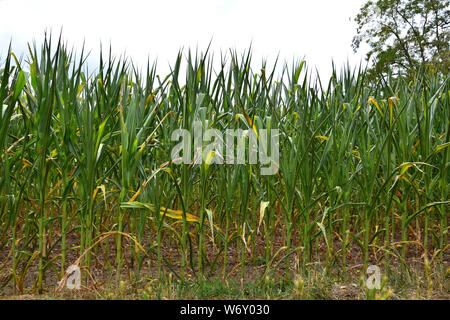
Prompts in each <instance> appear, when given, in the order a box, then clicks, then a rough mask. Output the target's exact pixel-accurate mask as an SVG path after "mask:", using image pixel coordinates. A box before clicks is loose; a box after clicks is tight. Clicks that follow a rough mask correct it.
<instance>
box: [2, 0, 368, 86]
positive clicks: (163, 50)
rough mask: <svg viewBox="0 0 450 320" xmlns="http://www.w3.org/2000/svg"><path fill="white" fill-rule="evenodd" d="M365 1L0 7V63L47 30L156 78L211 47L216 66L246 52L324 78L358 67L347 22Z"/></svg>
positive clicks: (5, 1) (11, 2) (19, 2)
mask: <svg viewBox="0 0 450 320" xmlns="http://www.w3.org/2000/svg"><path fill="white" fill-rule="evenodd" d="M364 2H365V0H312V1H311V0H297V1H290V0H276V1H266V0H258V1H253V0H189V1H187V0H184V1H178V0H159V1H137V0H126V1H118V0H109V1H101V0H98V1H95V0H89V1H86V0H78V1H67V0H0V17H1V19H0V56H4V55H5V53H6V50H7V47H8V45H9V42H10V41H12V47H13V51H14V52H15V54H16V55H17V56H20V55H22V54H25V55H26V54H27V43H31V42H33V40H35V41H36V43H37V44H40V43H41V42H42V39H43V37H44V31H45V30H51V31H52V33H53V35H59V32H60V30H61V28H62V36H63V38H64V40H65V41H66V42H67V43H68V44H69V45H70V46H74V48H76V49H77V50H79V48H81V46H82V44H83V42H84V43H85V48H86V49H88V50H90V51H91V54H90V59H89V64H91V63H92V64H95V61H98V52H99V48H100V43H102V44H103V46H104V47H109V45H110V44H111V46H112V50H113V53H114V54H115V55H116V56H118V55H121V54H125V55H126V56H127V57H129V58H131V59H132V60H133V62H134V63H135V64H136V65H137V66H140V67H145V66H146V64H147V59H149V60H150V61H151V62H153V61H155V59H157V61H158V73H160V74H161V75H164V74H166V73H168V71H169V70H170V69H169V65H173V63H174V61H175V58H176V56H177V53H178V51H179V50H180V49H181V48H184V50H185V51H186V49H188V48H191V49H192V50H194V51H195V49H196V48H198V50H199V51H204V50H205V49H206V48H207V46H208V44H209V43H210V42H211V49H210V50H211V52H213V53H214V57H215V60H217V61H216V62H219V60H220V53H221V52H223V53H225V52H228V51H229V49H233V50H236V52H237V53H243V52H244V51H245V50H247V49H248V48H249V47H250V44H251V46H252V53H253V54H252V61H253V64H256V65H257V66H258V67H260V66H261V61H262V59H263V58H264V59H267V61H268V66H271V64H273V62H275V59H276V58H277V56H278V57H279V61H281V62H283V61H285V62H287V63H288V65H291V64H292V62H293V61H296V60H303V59H305V60H306V65H307V66H308V67H309V68H310V69H313V70H315V69H317V70H318V71H319V74H320V76H321V77H329V75H330V72H331V62H332V60H333V61H334V62H335V64H336V65H337V66H343V65H344V64H345V63H346V62H347V61H349V63H350V64H351V65H353V66H357V65H359V64H360V63H361V62H364V59H365V52H366V51H367V49H365V47H362V49H361V50H360V51H358V52H357V53H356V54H355V53H353V51H352V48H351V40H352V37H353V36H354V34H355V32H356V24H355V23H354V22H353V21H352V18H353V17H354V16H355V15H356V14H357V13H358V11H359V8H360V7H361V6H362V4H363V3H364Z"/></svg>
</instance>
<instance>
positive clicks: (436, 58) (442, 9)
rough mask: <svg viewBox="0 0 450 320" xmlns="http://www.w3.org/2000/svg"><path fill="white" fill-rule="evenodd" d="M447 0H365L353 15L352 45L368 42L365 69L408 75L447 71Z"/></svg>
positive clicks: (449, 0)
mask: <svg viewBox="0 0 450 320" xmlns="http://www.w3.org/2000/svg"><path fill="white" fill-rule="evenodd" d="M449 5H450V0H377V1H371V0H370V1H367V2H366V3H365V4H364V5H363V6H362V7H361V9H360V12H359V13H358V15H357V16H356V18H355V21H356V23H357V25H358V27H357V34H356V35H355V36H354V38H353V42H352V47H353V50H354V51H355V52H356V51H357V50H358V49H359V47H360V45H361V43H362V42H366V43H367V44H368V45H369V46H370V51H369V52H368V54H367V60H368V61H371V66H370V69H369V71H370V72H371V73H372V75H374V74H380V73H381V74H384V73H387V72H389V71H392V72H395V73H402V74H406V75H408V74H409V75H411V74H413V73H415V72H416V71H417V70H431V71H433V72H440V73H442V74H444V75H447V74H448V72H449V66H450V62H449V60H450V50H449V43H450V10H449Z"/></svg>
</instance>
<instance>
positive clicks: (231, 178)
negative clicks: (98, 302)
mask: <svg viewBox="0 0 450 320" xmlns="http://www.w3.org/2000/svg"><path fill="white" fill-rule="evenodd" d="M105 56H106V58H105ZM85 61H86V55H85V54H84V50H83V51H82V52H81V53H79V54H77V53H76V52H73V51H70V50H68V49H67V46H66V45H65V44H63V42H62V41H61V39H59V41H58V42H57V43H56V44H55V43H54V42H52V40H51V39H50V38H48V39H46V40H45V42H44V43H43V45H42V47H41V48H40V49H39V50H38V49H37V48H36V46H34V47H33V48H31V47H30V52H29V55H28V56H27V57H26V58H25V59H24V61H18V60H17V59H16V57H15V55H14V54H13V53H12V52H11V50H10V49H9V51H8V53H7V55H6V58H5V59H4V60H2V61H1V64H0V65H1V67H0V79H1V82H0V100H1V101H2V113H1V117H0V124H1V130H0V152H1V158H0V161H1V162H0V192H1V193H0V210H1V211H0V255H1V257H2V261H3V262H2V264H1V265H0V272H1V273H0V275H1V276H0V287H1V288H2V290H5V291H7V290H10V291H11V292H13V293H20V294H25V293H36V292H37V293H40V294H42V293H44V294H49V292H51V290H53V289H54V288H55V287H56V286H57V280H60V279H62V278H63V277H64V274H65V270H66V268H67V267H68V266H69V265H70V264H73V263H75V261H77V264H79V265H80V266H81V267H82V270H83V272H82V275H83V279H82V280H83V285H84V287H85V288H93V289H92V290H94V291H95V290H96V289H95V283H96V282H97V281H96V280H95V278H96V276H95V274H96V272H99V270H106V271H107V272H109V273H110V274H114V275H115V279H114V281H112V280H111V281H105V284H104V285H103V287H104V288H105V286H106V284H107V285H108V286H110V287H111V288H116V289H117V288H120V286H121V283H129V284H130V285H131V286H134V287H136V288H137V287H139V290H144V289H142V288H146V286H147V285H148V286H150V287H152V288H153V286H154V285H156V284H155V283H157V287H156V288H153V289H152V291H151V292H152V293H151V294H150V293H148V294H147V295H145V294H144V293H142V292H141V293H140V294H137V295H136V293H134V294H133V297H136V298H167V297H172V298H177V297H185V296H188V297H189V298H195V297H197V298H202V297H203V298H213V297H214V296H224V297H237V295H238V293H237V291H236V290H237V289H236V287H239V288H240V289H245V288H247V289H246V290H247V291H248V292H249V293H248V294H244V295H243V296H242V298H254V297H260V298H308V299H309V298H327V297H328V296H329V295H328V293H326V292H329V291H330V290H331V289H330V288H334V286H335V285H336V284H337V283H344V285H342V286H344V287H348V285H349V284H350V285H351V284H352V283H353V284H355V283H356V287H357V290H359V291H358V292H359V293H360V295H359V297H362V298H376V297H385V298H388V297H390V296H391V294H392V293H389V294H388V292H390V291H389V290H388V289H380V290H378V292H373V291H370V290H369V289H366V288H365V286H364V281H365V279H366V278H367V275H366V274H365V270H367V267H368V266H369V265H371V264H375V265H378V266H381V267H383V275H384V276H385V277H386V279H385V281H384V287H383V288H394V289H392V290H394V291H393V294H394V295H399V296H403V297H411V296H413V295H408V294H402V293H401V292H402V289H401V288H402V287H403V288H416V289H414V290H416V291H417V290H418V291H420V292H421V294H419V295H418V296H433V294H434V293H436V292H438V293H439V294H444V295H445V294H446V295H447V296H448V288H445V286H443V285H442V281H446V279H447V278H448V272H449V271H448V270H449V254H448V253H449V248H448V212H449V203H450V201H449V200H448V191H449V182H448V181H449V172H448V159H449V152H450V151H449V150H450V148H449V146H450V141H449V131H450V122H449V119H450V115H449V112H450V100H449V94H450V87H449V82H448V75H440V74H432V73H418V75H417V76H416V77H415V78H413V79H405V78H402V77H394V76H392V75H390V76H387V77H386V76H384V77H381V76H380V78H379V80H378V81H375V82H369V81H368V80H367V79H366V77H365V71H364V70H361V69H359V70H351V69H350V68H349V67H347V68H344V69H343V70H342V71H341V72H340V73H338V72H337V71H333V74H332V76H331V78H330V79H329V80H328V82H327V83H325V82H323V79H320V78H317V79H316V80H311V79H312V78H311V74H310V73H309V72H308V70H307V69H306V66H305V63H304V62H301V63H297V64H293V65H292V66H291V67H288V66H287V65H284V66H282V68H281V70H282V72H281V73H280V74H279V75H278V74H277V73H276V72H275V67H274V68H273V69H272V70H268V69H267V67H266V64H265V63H263V65H262V67H261V69H258V70H257V72H256V71H255V70H254V69H252V63H251V54H250V52H249V53H247V54H244V55H242V56H241V57H239V56H238V55H237V54H236V53H234V52H230V54H229V55H227V56H223V57H222V60H221V63H220V68H219V69H218V70H215V69H213V59H212V56H211V55H210V54H208V52H206V53H205V54H199V53H196V54H195V55H194V54H193V53H192V52H190V51H188V52H187V53H186V55H184V54H183V53H182V52H180V53H179V55H178V57H177V59H176V61H175V62H174V64H173V68H172V69H171V73H170V74H169V75H167V76H165V77H164V78H162V77H160V76H159V75H157V74H156V64H153V65H150V64H148V66H147V68H146V70H145V71H144V72H142V71H141V70H139V69H138V68H137V67H136V66H135V65H134V64H133V63H132V62H131V61H130V60H123V59H116V58H114V57H112V55H111V53H109V55H108V54H106V55H105V53H104V52H102V53H101V54H100V58H99V65H100V67H99V69H98V70H97V71H96V72H95V73H88V72H87V69H86V63H85ZM182 68H185V69H186V78H185V79H183V80H181V79H179V78H180V70H181V69H182ZM198 123H201V124H202V128H203V130H206V129H209V128H214V129H218V130H219V131H220V132H225V131H226V130H227V129H242V130H252V131H254V132H256V133H260V132H261V130H262V129H271V130H272V129H278V130H279V150H280V159H279V163H278V166H279V171H278V172H277V173H276V174H275V175H271V176H264V175H261V174H260V169H261V164H248V165H246V164H239V165H217V164H209V163H206V162H205V161H203V162H202V163H201V164H197V163H195V162H192V163H191V164H181V165H178V164H175V163H173V162H172V161H171V158H170V155H171V150H172V148H173V147H174V145H175V144H176V142H174V141H171V136H172V132H174V130H176V129H186V130H188V131H190V132H193V131H194V127H195V126H196V125H197V124H198ZM258 137H259V136H258ZM268 150H270V145H269V146H268ZM248 151H249V147H248V146H247V148H246V152H247V154H248ZM200 155H202V157H203V160H205V159H206V157H207V156H208V154H207V153H206V152H202V151H201V152H200ZM146 268H147V270H152V272H151V273H150V274H149V272H148V271H146ZM317 270H320V272H319V273H320V275H321V276H320V277H319V278H320V279H319V278H318V276H317V274H318V271H317ZM356 270H357V271H358V272H359V275H358V277H357V278H355V272H356ZM248 275H252V277H251V278H248ZM156 276H157V277H156ZM124 279H125V280H124ZM152 279H153V280H152ZM154 279H159V280H156V282H155V280H154ZM193 279H195V280H193ZM267 279H269V280H267ZM270 279H274V280H273V281H274V282H273V287H274V288H281V289H279V290H281V291H277V290H278V289H276V290H275V289H273V290H274V291H270V290H272V289H270V290H269V287H270V286H269V284H268V283H272V282H271V281H272V280H270ZM124 281H125V282H124ZM267 281H268V282H267ZM399 283H400V284H401V285H398V284H399ZM263 284H264V285H263ZM325 284H326V285H325ZM97 285H98V283H97ZM268 286H269V287H268ZM323 286H326V287H327V288H328V289H327V290H325V291H324V290H322V289H320V288H323ZM169 288H170V289H169ZM317 288H319V289H317ZM417 288H420V290H419V289H417ZM235 289H236V290H235ZM105 290H106V289H105ZM136 290H138V289H136ZM283 290H284V291H283ZM286 290H287V291H286ZM314 290H318V291H317V292H319V293H317V294H316V293H314V292H315V291H314ZM383 290H384V291H383ZM405 290H406V289H405ZM408 290H409V289H408ZM424 290H425V293H424ZM144 291H145V290H144ZM241 291H242V290H241ZM241 291H239V292H241ZM244 291H245V290H244ZM8 292H9V291H8ZM136 292H137V291H136ZM168 292H169V293H168ZM192 292H193V293H192ZM283 292H286V294H285V293H283ZM96 294H97V297H99V298H106V296H105V295H104V294H102V293H98V292H97V293H96ZM125 296H126V295H125Z"/></svg>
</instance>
